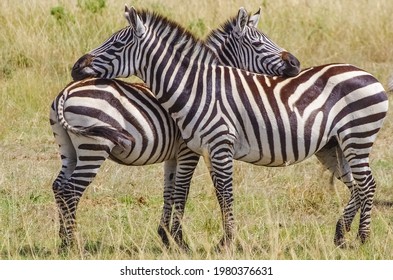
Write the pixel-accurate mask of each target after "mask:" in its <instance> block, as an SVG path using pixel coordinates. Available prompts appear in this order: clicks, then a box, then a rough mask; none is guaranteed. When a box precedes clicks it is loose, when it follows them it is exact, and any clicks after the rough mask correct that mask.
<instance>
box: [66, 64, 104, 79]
mask: <svg viewBox="0 0 393 280" xmlns="http://www.w3.org/2000/svg"><path fill="white" fill-rule="evenodd" d="M71 76H72V79H73V80H74V81H80V80H83V79H86V78H95V77H98V76H99V75H98V74H97V73H96V72H95V71H94V70H93V69H91V68H88V67H85V68H83V69H77V70H74V69H72V72H71Z"/></svg>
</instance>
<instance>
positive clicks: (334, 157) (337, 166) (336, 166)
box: [316, 146, 360, 247]
mask: <svg viewBox="0 0 393 280" xmlns="http://www.w3.org/2000/svg"><path fill="white" fill-rule="evenodd" d="M316 156H317V158H318V159H319V161H320V162H321V163H322V164H323V165H324V166H325V167H326V168H327V169H328V170H329V171H330V172H332V174H333V175H334V176H335V177H336V178H337V179H339V180H341V181H342V182H343V183H344V184H345V185H346V186H347V187H348V189H349V191H350V192H351V197H350V199H349V202H348V204H347V205H346V206H345V208H344V213H343V216H342V217H340V219H339V220H338V222H337V224H336V233H335V236H334V243H335V245H336V246H340V247H344V246H345V238H344V235H345V232H348V231H350V229H351V224H352V222H353V219H354V217H355V215H356V213H357V211H358V210H359V208H360V199H359V193H358V186H357V184H356V182H355V180H354V178H353V175H352V171H351V168H350V166H349V164H348V162H347V160H346V159H345V158H344V155H343V153H342V151H341V149H340V148H339V147H338V146H334V147H331V148H323V149H322V150H320V151H319V152H318V153H316Z"/></svg>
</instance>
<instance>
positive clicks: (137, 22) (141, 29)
mask: <svg viewBox="0 0 393 280" xmlns="http://www.w3.org/2000/svg"><path fill="white" fill-rule="evenodd" d="M124 16H125V17H126V19H127V21H128V23H129V24H130V25H131V26H132V27H133V28H134V32H135V34H136V35H137V36H139V37H140V36H142V35H143V34H144V33H145V31H146V27H145V25H144V24H143V22H142V20H141V19H140V17H139V16H138V14H137V12H136V10H135V8H134V7H131V9H129V8H128V6H127V5H126V6H125V10H124Z"/></svg>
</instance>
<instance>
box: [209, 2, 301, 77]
mask: <svg viewBox="0 0 393 280" xmlns="http://www.w3.org/2000/svg"><path fill="white" fill-rule="evenodd" d="M260 16H261V9H260V8H259V10H258V11H257V12H256V13H255V14H253V15H249V14H248V13H247V11H246V10H245V9H244V8H240V9H239V12H238V15H237V17H234V18H233V19H232V20H229V21H228V22H226V24H225V25H223V26H222V27H221V28H218V29H216V30H213V31H212V32H211V33H210V35H209V36H208V38H207V40H206V45H207V46H208V47H209V48H210V49H211V50H212V51H213V52H214V53H215V54H216V56H217V57H218V59H219V60H220V61H221V63H222V64H224V65H228V66H232V67H236V68H241V69H244V70H247V71H250V72H254V73H261V74H267V75H272V76H296V75H297V74H298V73H299V72H300V62H299V60H298V59H297V58H296V57H295V56H294V55H292V54H291V53H289V52H288V51H286V50H285V49H283V48H281V47H279V46H278V45H277V44H276V43H274V42H273V41H272V40H271V39H270V38H269V37H268V36H266V35H265V34H264V33H262V32H261V31H259V30H258V29H257V28H256V27H257V25H258V22H259V19H260Z"/></svg>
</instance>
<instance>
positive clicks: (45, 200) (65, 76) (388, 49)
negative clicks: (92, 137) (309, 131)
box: [0, 0, 393, 259]
mask: <svg viewBox="0 0 393 280" xmlns="http://www.w3.org/2000/svg"><path fill="white" fill-rule="evenodd" d="M98 2H99V1H98V0H95V1H94V0H79V1H58V0H44V1H38V0H37V1H28V3H27V4H22V1H16V2H15V1H11V0H3V1H1V2H0V25H1V29H0V46H1V47H0V116H1V118H0V154H1V161H0V259H62V258H70V259H393V253H392V251H391V248H392V245H393V233H392V229H393V226H392V225H393V212H392V203H393V191H392V188H391V182H392V172H391V171H392V167H393V149H392V148H391V147H392V140H391V139H392V137H391V135H392V132H393V124H392V115H391V114H389V116H388V119H387V121H386V123H385V126H384V128H383V130H382V131H381V133H380V135H379V138H378V140H377V143H376V145H375V148H374V151H373V154H372V168H373V172H374V175H375V177H376V180H377V182H378V190H377V194H376V207H375V211H374V212H373V223H372V236H371V240H370V242H369V243H367V244H365V245H364V246H360V245H359V243H358V242H357V240H356V230H357V220H355V223H354V227H353V232H351V233H350V234H349V236H348V238H349V239H350V243H351V247H350V248H349V249H346V250H340V249H337V248H335V247H334V245H333V242H332V238H333V233H334V226H335V222H336V220H337V218H338V217H339V215H340V213H341V211H342V209H343V206H344V204H345V203H346V201H347V199H348V192H347V190H346V189H345V188H344V187H343V186H342V185H341V184H340V183H339V182H335V186H334V187H332V186H331V185H330V184H329V180H330V178H329V175H328V174H327V173H326V174H325V173H322V169H321V167H320V166H319V165H318V163H317V161H316V160H315V159H311V160H308V161H305V162H304V163H301V164H299V165H296V166H291V167H287V168H285V169H282V168H278V169H273V168H263V167H256V166H252V165H249V164H245V163H240V162H236V165H235V178H234V180H235V199H236V201H235V211H236V220H237V240H236V243H237V245H236V246H235V247H234V248H233V250H231V251H229V252H224V253H222V254H217V253H215V252H214V251H212V248H213V246H214V245H215V243H216V242H217V241H218V240H219V238H220V236H221V234H222V228H221V218H220V213H219V208H218V204H217V202H216V199H215V196H214V191H213V187H212V184H211V182H210V179H209V176H208V174H207V170H206V168H205V167H204V165H203V163H202V162H201V164H200V165H199V166H198V169H197V171H196V174H195V176H194V178H193V182H192V189H191V193H190V198H189V202H188V204H187V209H186V217H185V230H186V234H187V235H186V237H187V239H188V241H189V243H190V246H191V248H192V249H193V253H192V254H190V255H184V254H182V253H180V252H176V251H170V250H166V249H164V248H163V247H162V245H161V243H160V240H159V238H158V236H157V234H156V227H157V225H158V221H159V217H160V212H161V205H162V182H161V180H157V178H162V165H154V166H145V167H124V166H118V165H116V164H114V163H113V162H106V163H105V164H104V166H103V167H102V168H101V170H100V173H99V174H98V177H97V178H96V180H95V181H94V182H93V184H92V185H91V186H90V187H89V189H88V190H87V191H86V194H85V195H84V197H83V199H82V201H81V203H80V207H79V212H78V221H79V230H78V244H79V250H75V251H73V252H71V253H70V255H68V256H64V255H59V254H58V252H57V246H58V242H59V240H58V238H57V226H58V224H57V212H56V207H55V204H54V199H53V196H52V192H51V184H52V181H53V179H54V178H55V176H56V174H57V172H58V170H59V168H60V161H59V158H58V154H57V147H56V144H55V143H54V141H53V137H52V135H51V131H50V127H49V124H48V112H49V105H50V103H51V101H52V99H53V98H54V97H55V96H56V95H57V93H58V92H59V91H60V90H61V89H62V88H63V87H64V86H65V85H66V84H67V83H68V82H69V81H70V74H69V69H70V67H71V66H72V64H73V63H74V61H75V60H76V59H77V58H78V57H79V56H80V55H81V54H83V53H85V52H86V51H88V50H90V49H91V48H93V47H95V46H96V45H98V44H99V43H101V42H102V41H103V40H104V39H105V38H107V37H108V36H109V35H110V34H111V33H112V32H114V31H115V30H118V29H119V28H121V27H123V26H124V25H125V24H126V21H125V20H124V19H123V16H122V12H123V5H124V1H119V0H111V1H109V0H108V1H106V7H105V8H103V9H101V10H99V11H97V12H94V10H92V9H93V8H94V7H93V8H92V6H88V4H89V3H98ZM324 2H326V3H324ZM78 3H79V5H78ZM213 3H214V4H213ZM90 5H91V4H90ZM132 5H134V6H136V7H146V8H149V9H152V10H155V11H157V12H160V13H163V14H165V15H167V16H168V17H170V18H173V19H176V20H178V21H179V22H181V23H182V24H183V25H184V26H186V27H188V28H190V29H191V30H192V31H193V32H194V33H195V34H196V35H198V36H201V37H204V36H206V35H207V34H208V32H209V31H210V30H211V29H213V28H215V27H216V26H218V25H219V24H221V23H223V22H224V21H225V20H226V19H227V18H229V17H231V16H234V15H235V14H236V12H237V10H238V8H239V7H240V6H244V7H246V8H247V9H248V10H250V11H255V10H256V9H257V8H258V7H259V6H262V9H263V18H262V21H261V23H260V28H261V29H262V30H264V31H265V32H266V33H267V34H268V35H270V37H271V38H272V39H273V40H275V41H276V42H277V43H278V44H280V45H281V46H283V47H285V48H286V49H288V50H289V51H291V52H292V53H294V54H295V55H296V56H297V57H298V58H299V59H300V61H301V62H302V65H303V67H308V66H311V65H317V64H323V63H329V62H349V63H353V64H355V65H357V66H360V67H361V68H364V69H366V70H368V71H369V72H371V73H373V74H375V76H376V77H377V78H379V79H380V80H381V82H382V83H383V84H385V85H386V84H387V79H388V77H389V75H390V74H391V72H392V70H393V68H392V58H393V48H392V45H393V30H392V29H391V15H392V14H393V2H392V1H390V0H375V1H366V0H360V1H356V2H354V1H339V0H333V1H323V2H321V1H318V0H308V1H307V0H291V1H286V0H277V1H239V0H233V1H222V0H220V1H214V2H211V1H192V2H190V3H184V2H181V1H176V0H169V1H165V4H161V2H159V1H133V2H132ZM51 13H52V15H51ZM321 174H323V175H322V176H321Z"/></svg>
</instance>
